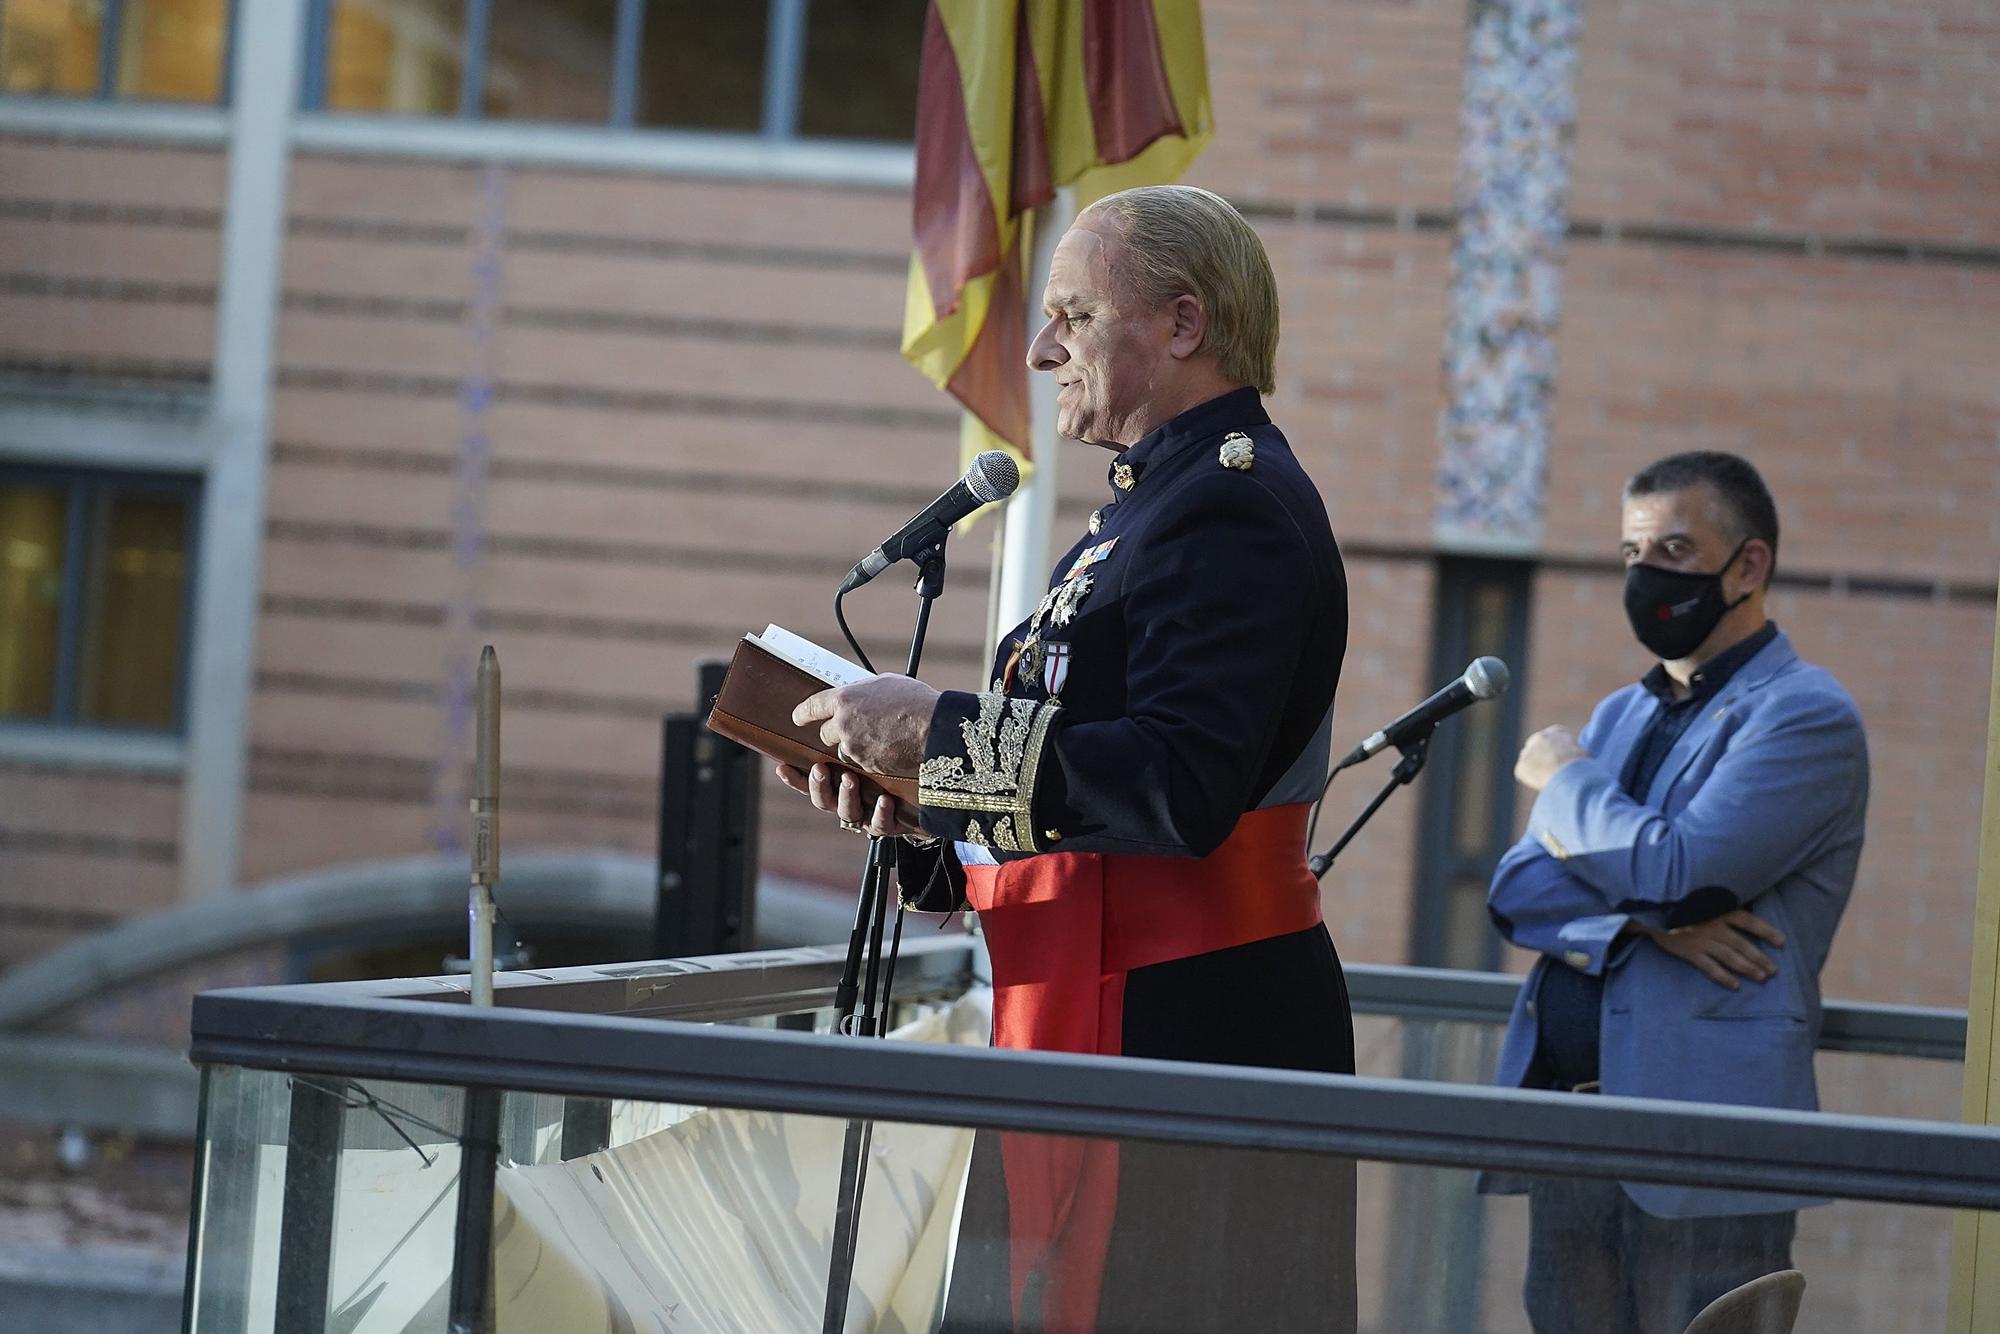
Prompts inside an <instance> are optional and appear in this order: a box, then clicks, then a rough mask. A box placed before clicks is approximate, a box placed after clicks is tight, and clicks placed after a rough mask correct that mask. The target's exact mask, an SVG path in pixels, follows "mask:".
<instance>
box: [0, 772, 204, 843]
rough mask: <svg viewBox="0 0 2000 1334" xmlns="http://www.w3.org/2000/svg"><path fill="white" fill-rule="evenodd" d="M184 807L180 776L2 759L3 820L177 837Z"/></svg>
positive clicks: (66, 829)
mask: <svg viewBox="0 0 2000 1334" xmlns="http://www.w3.org/2000/svg"><path fill="white" fill-rule="evenodd" d="M180 812H181V797H180V780H179V778H178V777H176V776H171V775H162V776H160V777H158V778H152V777H125V776H122V775H119V774H115V773H105V772H100V771H96V770H87V769H59V768H52V767H44V766H35V767H25V766H23V767H18V768H17V767H15V766H12V765H4V764H0V822H4V823H5V824H7V825H9V826H19V827H23V828H32V829H40V830H45V831H51V832H55V833H70V834H102V835H107V836H109V837H113V838H119V839H126V840H139V841H151V842H162V841H164V842H167V843H171V842H173V841H174V840H176V839H178V838H179V837H180Z"/></svg>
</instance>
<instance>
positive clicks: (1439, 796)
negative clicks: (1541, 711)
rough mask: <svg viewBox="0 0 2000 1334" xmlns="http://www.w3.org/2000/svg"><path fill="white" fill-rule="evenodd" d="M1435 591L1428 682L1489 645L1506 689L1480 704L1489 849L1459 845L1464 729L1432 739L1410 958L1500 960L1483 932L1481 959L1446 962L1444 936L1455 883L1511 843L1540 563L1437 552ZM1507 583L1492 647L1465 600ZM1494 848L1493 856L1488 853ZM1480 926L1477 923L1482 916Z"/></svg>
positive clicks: (1422, 794) (1486, 966)
mask: <svg viewBox="0 0 2000 1334" xmlns="http://www.w3.org/2000/svg"><path fill="white" fill-rule="evenodd" d="M1434 568H1435V577H1434V583H1433V592H1432V598H1431V654H1430V663H1431V679H1432V680H1433V681H1440V682H1442V681H1449V680H1451V679H1452V678H1453V677H1455V676H1457V675H1459V674H1460V673H1462V672H1463V671H1464V670H1465V667H1466V664H1467V663H1468V662H1470V661H1471V660H1472V658H1473V656H1474V654H1475V652H1492V653H1494V654H1495V655H1496V656H1498V657H1499V658H1500V659H1501V660H1502V661H1503V662H1505V663H1506V664H1507V668H1508V673H1509V676H1510V678H1511V682H1512V687H1511V688H1510V689H1509V690H1507V691H1505V692H1504V693H1502V694H1501V696H1500V697H1499V698H1498V699H1497V700H1494V701H1492V702H1490V703H1488V704H1482V705H1480V706H1479V707H1481V708H1497V709H1498V710H1499V711H1500V712H1499V717H1498V718H1497V719H1496V721H1495V727H1494V734H1493V753H1492V754H1490V755H1487V756H1484V757H1478V758H1483V761H1484V763H1486V764H1487V765H1488V766H1489V771H1488V775H1487V777H1488V780H1489V783H1490V785H1491V791H1492V792H1493V794H1494V799H1493V802H1492V804H1491V811H1490V815H1489V817H1488V822H1487V827H1486V848H1485V850H1484V851H1483V852H1482V853H1481V854H1480V855H1479V856H1477V857H1475V856H1473V855H1471V854H1468V853H1463V852H1462V851H1461V850H1460V849H1459V846H1458V837H1457V828H1458V823H1459V816H1460V811H1459V786H1460V781H1461V777H1462V775H1463V773H1464V768H1465V765H1466V764H1467V763H1468V762H1469V761H1470V760H1471V759H1472V758H1474V757H1469V756H1467V754H1466V749H1465V744H1464V741H1465V735H1464V733H1465V729H1464V728H1463V727H1462V726H1461V727H1453V726H1449V725H1447V726H1444V727H1441V728H1439V729H1438V731H1437V735H1436V737H1435V738H1434V739H1433V740H1432V743H1431V750H1430V759H1429V765H1428V767H1427V769H1426V772H1425V774H1424V779H1423V783H1422V785H1421V786H1420V788H1419V789H1418V806H1419V809H1418V815H1417V848H1416V854H1417V855H1416V865H1415V868H1414V870H1415V876H1414V880H1415V883H1414V885H1413V889H1414V891H1415V892H1414V893H1413V895H1412V896H1411V902H1410V945H1409V958H1410V962H1411V963H1412V964H1415V965H1416V966H1418V967H1432V968H1453V967H1458V968H1472V969H1476V970H1484V971H1488V972H1490V971H1493V970H1495V969H1497V968H1498V967H1499V962H1500V937H1499V935H1498V933H1496V932H1494V931H1493V930H1491V929H1490V927H1489V928H1488V929H1486V930H1485V932H1484V934H1483V941H1482V945H1481V950H1480V958H1479V959H1477V960H1468V961H1460V962H1457V963H1453V962H1451V961H1450V953H1451V948H1452V942H1451V941H1450V939H1449V938H1448V931H1449V925H1450V920H1451V913H1450V895H1451V887H1452V884H1453V882H1454V881H1455V880H1457V879H1458V878H1460V877H1461V876H1464V875H1466V874H1468V873H1470V871H1471V870H1472V868H1473V866H1474V864H1475V863H1477V862H1481V861H1483V862H1484V863H1485V867H1484V873H1485V875H1486V876H1487V877H1488V878H1489V879H1490V878H1491V876H1492V873H1493V865H1494V863H1495V862H1497V861H1498V859H1499V857H1500V855H1501V854H1502V853H1504V852H1505V851H1506V850H1507V847H1508V845H1509V844H1511V843H1512V842H1513V841H1514V821H1515V810H1516V801H1517V794H1516V792H1515V783H1514V759H1515V756H1516V755H1517V754H1518V752H1519V751H1520V747H1521V729H1522V717H1523V704H1524V702H1525V697H1526V694H1527V690H1526V683H1527V678H1528V672H1529V661H1528V654H1529V640H1530V638H1531V630H1532V622H1533V617H1534V597H1535V575H1536V570H1537V565H1536V562H1534V561H1533V560H1530V559H1519V558H1510V557H1503V556H1469V555H1456V554H1445V555H1440V556H1439V558H1438V560H1437V563H1436V566H1435V567H1434ZM1492 584H1504V585H1507V586H1508V593H1509V595H1510V596H1509V601H1508V605H1507V609H1506V613H1505V615H1506V624H1505V629H1504V631H1503V635H1502V638H1503V643H1502V644H1501V646H1500V647H1499V648H1497V649H1494V648H1490V647H1487V648H1481V647H1479V646H1475V645H1474V644H1473V643H1472V642H1471V620H1472V617H1471V600H1472V595H1473V593H1474V592H1475V591H1476V590H1477V589H1478V588H1480V587H1482V586H1486V585H1492ZM1489 853H1490V854H1491V855H1490V857H1489V856H1488V855H1487V854H1489ZM1482 924H1483V923H1482Z"/></svg>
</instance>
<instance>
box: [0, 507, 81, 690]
mask: <svg viewBox="0 0 2000 1334" xmlns="http://www.w3.org/2000/svg"><path fill="white" fill-rule="evenodd" d="M68 508H69V506H68V503H67V497H66V496H65V495H64V494H63V493H62V492H61V491H59V490H56V489H54V488H50V487H32V486H11V487H0V717H16V718H22V717H25V718H46V717H48V716H49V715H50V714H52V713H53V712H54V711H55V692H56V643H57V640H56V635H57V629H58V615H59V613H60V611H61V608H62V582H63V526H64V519H65V516H66V514H67V512H68Z"/></svg>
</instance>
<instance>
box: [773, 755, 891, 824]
mask: <svg viewBox="0 0 2000 1334" xmlns="http://www.w3.org/2000/svg"><path fill="white" fill-rule="evenodd" d="M778 781H779V782H781V783H783V784H784V785H785V786H786V787H788V788H790V789H792V791H794V792H803V793H805V794H806V796H808V797H810V798H811V799H812V804H813V805H815V806H817V807H819V808H820V809H821V810H823V811H826V812H828V813H829V814H832V815H837V816H839V817H840V818H841V819H843V820H845V821H847V822H848V823H850V824H858V825H865V826H866V827H867V829H868V832H869V833H871V834H874V835H876V836H877V837H880V838H894V837H895V836H896V835H898V834H916V835H920V836H921V835H922V834H923V832H924V828H923V826H922V825H921V824H919V823H918V822H917V817H918V814H919V812H918V810H917V808H916V807H914V806H909V805H905V804H904V803H903V802H900V801H898V800H896V799H895V798H894V797H892V796H890V795H889V794H888V793H886V792H884V791H882V790H881V789H880V788H878V787H876V786H875V785H874V784H873V783H871V782H869V781H868V780H867V779H865V778H863V777H861V775H859V774H854V773H849V772H848V771H847V770H845V769H840V768H836V767H835V766H833V765H831V764H815V765H814V766H813V767H812V772H811V773H807V772H806V771H805V770H803V769H799V768H795V767H794V766H792V765H789V764H781V765H779V766H778Z"/></svg>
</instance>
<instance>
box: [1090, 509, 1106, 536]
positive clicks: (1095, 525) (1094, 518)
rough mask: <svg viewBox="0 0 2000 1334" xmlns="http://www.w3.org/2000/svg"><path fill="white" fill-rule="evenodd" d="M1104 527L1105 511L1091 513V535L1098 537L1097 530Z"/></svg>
mask: <svg viewBox="0 0 2000 1334" xmlns="http://www.w3.org/2000/svg"><path fill="white" fill-rule="evenodd" d="M1102 527H1104V511H1103V510H1092V511H1091V512H1090V535H1091V536H1092V537H1096V536H1097V530H1098V529H1100V528H1102Z"/></svg>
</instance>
